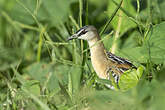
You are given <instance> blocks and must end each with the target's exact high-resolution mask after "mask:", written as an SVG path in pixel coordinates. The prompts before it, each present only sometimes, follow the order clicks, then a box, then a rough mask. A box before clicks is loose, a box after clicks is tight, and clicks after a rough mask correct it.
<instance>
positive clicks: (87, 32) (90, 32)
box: [68, 25, 98, 41]
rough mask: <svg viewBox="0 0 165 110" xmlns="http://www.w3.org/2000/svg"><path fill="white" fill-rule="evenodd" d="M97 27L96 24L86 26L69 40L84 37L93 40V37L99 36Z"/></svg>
mask: <svg viewBox="0 0 165 110" xmlns="http://www.w3.org/2000/svg"><path fill="white" fill-rule="evenodd" d="M97 35H98V33H97V29H96V28H95V27H94V26H91V25H89V26H84V27H82V28H80V29H79V30H78V31H77V32H76V33H75V34H73V35H72V36H70V37H69V38H68V40H72V39H82V40H87V41H89V40H92V39H93V38H95V37H97Z"/></svg>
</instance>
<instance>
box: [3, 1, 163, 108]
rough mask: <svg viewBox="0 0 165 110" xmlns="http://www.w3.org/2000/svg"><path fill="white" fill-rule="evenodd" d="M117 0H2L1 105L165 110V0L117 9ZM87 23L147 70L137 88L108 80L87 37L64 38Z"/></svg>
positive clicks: (111, 47)
mask: <svg viewBox="0 0 165 110" xmlns="http://www.w3.org/2000/svg"><path fill="white" fill-rule="evenodd" d="M119 3H120V0H0V110H41V109H42V110H75V109H76V110H84V109H85V110H164V108H165V93H164V91H165V12H164V10H165V0H123V3H122V5H121V6H122V7H121V8H120V9H119V10H118V12H117V13H116V14H115V13H114V12H115V11H116V9H117V7H119ZM113 14H114V18H113V20H112V21H111V22H110V23H108V21H109V20H110V19H111V18H112V15H113ZM106 24H107V28H106V30H104V29H105V28H104V27H105V25H106ZM84 25H94V26H95V27H96V28H97V29H98V31H99V33H101V38H102V40H103V42H104V44H105V47H106V49H107V50H109V51H112V52H113V53H115V54H116V55H118V56H121V57H124V58H127V59H129V60H131V61H132V62H133V64H134V65H136V66H137V67H138V66H139V65H142V66H143V67H144V68H145V70H144V73H143V75H142V77H141V79H140V81H139V83H138V84H137V86H136V87H134V88H131V89H129V90H128V91H125V92H121V91H114V90H109V89H108V88H106V87H105V86H104V82H103V81H101V80H100V79H99V78H98V77H97V76H96V73H95V72H94V70H93V68H92V66H91V62H90V55H89V47H88V45H87V42H85V41H78V40H73V41H70V42H68V41H67V40H66V39H67V37H69V36H70V35H71V34H73V33H74V32H75V31H76V30H77V29H79V28H80V27H82V26H84ZM103 30H104V31H103ZM102 32H103V33H102Z"/></svg>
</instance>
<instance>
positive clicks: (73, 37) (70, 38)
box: [67, 34, 78, 41]
mask: <svg viewBox="0 0 165 110" xmlns="http://www.w3.org/2000/svg"><path fill="white" fill-rule="evenodd" d="M76 38H78V36H77V34H73V35H72V36H70V37H68V39H67V40H68V41H69V40H73V39H76Z"/></svg>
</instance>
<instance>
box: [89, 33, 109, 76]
mask: <svg viewBox="0 0 165 110" xmlns="http://www.w3.org/2000/svg"><path fill="white" fill-rule="evenodd" d="M99 40H100V38H99V36H98V37H95V38H93V39H92V40H89V41H88V44H89V47H90V53H91V62H92V65H93V68H94V70H95V71H96V73H97V75H98V76H99V77H101V78H103V79H106V70H107V63H108V60H107V57H106V54H105V48H104V45H103V43H102V42H101V41H99Z"/></svg>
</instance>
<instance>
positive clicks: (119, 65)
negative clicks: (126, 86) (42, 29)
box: [68, 25, 136, 89]
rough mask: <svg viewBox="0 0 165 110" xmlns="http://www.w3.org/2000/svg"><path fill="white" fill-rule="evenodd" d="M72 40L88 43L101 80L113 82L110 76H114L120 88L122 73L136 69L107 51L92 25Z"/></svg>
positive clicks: (79, 31)
mask: <svg viewBox="0 0 165 110" xmlns="http://www.w3.org/2000/svg"><path fill="white" fill-rule="evenodd" d="M72 39H82V40H87V41H88V44H89V47H90V54H91V62H92V66H93V68H94V70H95V72H96V74H97V75H98V77H99V78H101V79H107V80H111V77H110V76H112V77H113V78H114V81H115V83H116V84H117V86H118V82H119V79H120V76H121V75H122V73H124V72H125V71H127V70H129V69H131V68H136V67H135V66H134V65H133V64H132V63H131V62H130V61H128V60H126V59H124V58H121V57H118V56H116V55H114V54H112V53H111V52H107V51H105V48H104V44H103V42H101V41H100V40H101V38H100V36H99V34H98V32H97V29H96V28H95V27H94V26H92V25H88V26H84V27H82V28H80V29H79V30H78V31H77V32H76V33H75V34H73V35H72V36H71V37H69V38H68V40H72ZM107 86H108V87H109V88H111V89H113V88H114V87H113V86H111V85H107ZM118 88H119V87H118Z"/></svg>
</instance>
